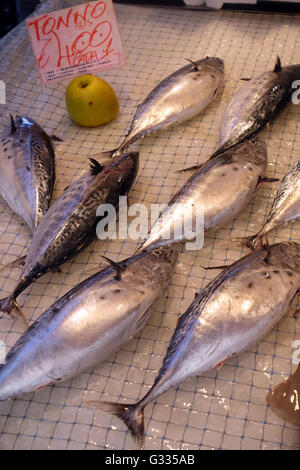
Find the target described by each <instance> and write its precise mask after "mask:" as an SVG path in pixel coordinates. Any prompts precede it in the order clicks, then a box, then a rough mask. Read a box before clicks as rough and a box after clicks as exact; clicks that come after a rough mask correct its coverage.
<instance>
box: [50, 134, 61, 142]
mask: <svg viewBox="0 0 300 470" xmlns="http://www.w3.org/2000/svg"><path fill="white" fill-rule="evenodd" d="M50 138H51V140H54V141H55V142H63V141H64V139H62V138H61V137H58V136H57V135H55V134H52V135H50Z"/></svg>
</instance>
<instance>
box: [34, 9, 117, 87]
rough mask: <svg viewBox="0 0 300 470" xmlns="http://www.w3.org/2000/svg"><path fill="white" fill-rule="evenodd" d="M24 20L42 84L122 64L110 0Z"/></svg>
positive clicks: (115, 22)
mask: <svg viewBox="0 0 300 470" xmlns="http://www.w3.org/2000/svg"><path fill="white" fill-rule="evenodd" d="M26 22H27V27H28V30H29V35H30V39H31V43H32V48H33V51H34V55H35V58H36V61H37V66H38V69H39V72H40V76H41V80H42V82H43V83H44V84H47V83H49V82H53V81H56V80H63V79H65V78H68V77H71V76H73V75H80V74H82V73H89V72H91V71H93V70H99V69H104V68H108V67H114V66H120V65H124V64H125V55H124V52H123V48H122V43H121V38H120V34H119V30H118V24H117V20H116V17H115V13H114V9H113V5H112V1H111V0H103V1H101V2H100V1H98V2H97V1H95V2H89V3H85V4H81V5H78V6H76V7H73V8H65V9H64V10H57V11H54V12H52V13H48V14H45V15H40V16H36V17H32V18H28V19H27V20H26Z"/></svg>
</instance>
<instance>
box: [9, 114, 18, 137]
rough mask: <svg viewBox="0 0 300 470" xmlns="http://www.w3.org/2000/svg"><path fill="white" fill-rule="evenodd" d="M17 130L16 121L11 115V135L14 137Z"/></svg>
mask: <svg viewBox="0 0 300 470" xmlns="http://www.w3.org/2000/svg"><path fill="white" fill-rule="evenodd" d="M16 130H17V126H16V123H15V121H14V118H13V117H12V115H11V114H10V133H11V135H13V134H14V133H15V132H16Z"/></svg>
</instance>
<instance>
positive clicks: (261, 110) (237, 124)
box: [211, 57, 300, 158]
mask: <svg viewBox="0 0 300 470" xmlns="http://www.w3.org/2000/svg"><path fill="white" fill-rule="evenodd" d="M299 79H300V65H290V66H287V67H282V66H281V62H280V58H279V57H277V61H276V64H275V67H274V70H273V71H272V72H265V73H263V74H262V75H260V76H259V77H255V78H252V79H251V80H250V81H249V82H247V83H246V84H245V85H244V86H242V87H241V88H239V89H238V91H237V92H236V93H235V94H234V95H233V97H232V98H231V100H230V102H229V104H228V106H227V108H226V111H225V113H224V115H223V118H222V124H221V134H220V145H219V148H218V150H217V151H216V152H214V154H213V155H212V157H211V158H213V157H214V156H216V155H218V154H219V153H221V152H224V150H226V149H228V148H230V147H232V146H233V145H236V144H237V143H239V142H242V141H243V140H245V139H248V138H250V137H251V136H252V135H254V134H257V133H258V132H259V131H260V130H261V129H262V128H263V127H264V126H265V125H266V124H267V122H269V121H270V120H271V119H272V118H273V117H274V116H275V115H276V114H277V113H278V112H279V111H280V110H281V109H282V108H284V106H286V105H287V104H288V103H289V102H290V100H291V97H292V94H293V91H294V90H293V88H292V84H293V82H294V81H295V80H299Z"/></svg>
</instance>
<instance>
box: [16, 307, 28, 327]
mask: <svg viewBox="0 0 300 470" xmlns="http://www.w3.org/2000/svg"><path fill="white" fill-rule="evenodd" d="M13 304H14V310H12V312H14V311H17V312H18V313H17V315H14V314H13V313H12V315H13V316H19V317H20V318H21V320H22V321H23V323H24V325H25V327H26V328H28V327H29V323H28V320H27V318H26V317H25V315H24V313H23V311H22V310H21V309H20V307H19V305H18V304H17V302H16V301H15V300H14V301H13Z"/></svg>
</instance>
